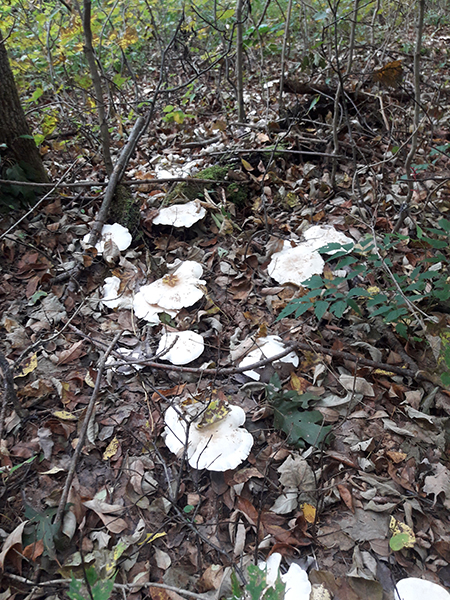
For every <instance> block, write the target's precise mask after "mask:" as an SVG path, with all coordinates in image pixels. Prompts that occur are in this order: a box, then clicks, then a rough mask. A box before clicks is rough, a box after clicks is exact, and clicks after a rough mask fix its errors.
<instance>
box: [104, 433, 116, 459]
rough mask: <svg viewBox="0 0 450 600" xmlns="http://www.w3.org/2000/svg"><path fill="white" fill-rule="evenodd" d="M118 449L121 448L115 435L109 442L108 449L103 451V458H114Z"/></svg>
mask: <svg viewBox="0 0 450 600" xmlns="http://www.w3.org/2000/svg"><path fill="white" fill-rule="evenodd" d="M118 449H119V440H118V439H117V437H116V436H114V439H112V440H111V441H110V442H109V444H108V446H107V448H106V450H105V451H104V452H103V460H108V458H112V457H113V456H114V454H115V453H116V452H117V450H118Z"/></svg>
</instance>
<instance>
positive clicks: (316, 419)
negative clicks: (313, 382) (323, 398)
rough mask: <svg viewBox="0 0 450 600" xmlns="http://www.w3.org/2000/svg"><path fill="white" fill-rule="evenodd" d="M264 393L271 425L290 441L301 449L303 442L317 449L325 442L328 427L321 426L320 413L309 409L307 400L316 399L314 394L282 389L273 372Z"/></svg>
mask: <svg viewBox="0 0 450 600" xmlns="http://www.w3.org/2000/svg"><path fill="white" fill-rule="evenodd" d="M266 396H267V400H268V402H269V404H270V405H271V406H272V407H273V411H274V420H273V424H274V427H275V428H276V429H279V430H280V431H283V432H284V433H285V434H286V435H287V442H288V443H289V444H291V445H292V446H295V447H296V448H304V447H305V445H306V444H309V445H310V446H315V447H316V448H319V447H320V446H321V445H322V444H323V443H324V442H325V441H326V438H327V436H328V434H329V433H330V431H331V426H330V425H327V426H324V425H323V416H322V414H321V413H320V412H319V411H318V410H311V409H310V403H312V402H314V401H317V400H318V399H319V398H318V397H317V396H316V395H314V394H311V393H310V392H306V393H304V394H299V393H298V392H296V391H293V390H284V389H283V386H282V385H281V381H280V378H279V376H278V374H277V373H275V375H273V377H272V378H271V380H270V383H269V384H268V385H266Z"/></svg>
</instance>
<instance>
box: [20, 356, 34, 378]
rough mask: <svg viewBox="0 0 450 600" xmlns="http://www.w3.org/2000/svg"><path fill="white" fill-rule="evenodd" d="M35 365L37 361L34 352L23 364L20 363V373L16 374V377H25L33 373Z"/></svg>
mask: <svg viewBox="0 0 450 600" xmlns="http://www.w3.org/2000/svg"><path fill="white" fill-rule="evenodd" d="M37 365H38V359H37V354H36V352H35V353H34V354H33V355H32V356H30V358H28V359H27V360H26V361H25V362H23V363H22V365H21V367H22V370H21V371H20V373H17V375H16V377H25V375H28V373H31V372H32V371H34V370H35V368H36V367H37Z"/></svg>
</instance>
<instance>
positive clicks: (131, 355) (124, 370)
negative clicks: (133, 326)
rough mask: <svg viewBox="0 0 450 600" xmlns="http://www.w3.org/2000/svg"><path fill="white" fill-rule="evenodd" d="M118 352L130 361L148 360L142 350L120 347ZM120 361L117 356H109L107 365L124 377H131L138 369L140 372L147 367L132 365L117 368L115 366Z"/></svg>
mask: <svg viewBox="0 0 450 600" xmlns="http://www.w3.org/2000/svg"><path fill="white" fill-rule="evenodd" d="M117 352H118V353H119V354H121V355H122V356H123V357H124V358H127V359H128V360H143V359H145V358H146V357H145V356H144V354H143V353H142V351H141V350H140V349H137V350H133V349H132V348H123V347H119V348H117ZM118 361H120V359H119V358H116V357H115V356H108V359H107V361H106V363H105V364H106V366H107V367H111V368H112V370H113V371H115V372H117V373H121V374H122V375H130V374H131V373H134V372H135V370H136V369H137V370H138V371H140V370H141V369H143V368H144V366H145V365H137V364H135V365H131V364H130V365H129V366H128V365H122V366H121V367H115V366H114V364H115V363H117V362H118Z"/></svg>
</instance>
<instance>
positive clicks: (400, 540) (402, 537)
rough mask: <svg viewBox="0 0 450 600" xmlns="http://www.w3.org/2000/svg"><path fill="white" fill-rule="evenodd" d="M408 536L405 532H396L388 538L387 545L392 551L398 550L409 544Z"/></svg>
mask: <svg viewBox="0 0 450 600" xmlns="http://www.w3.org/2000/svg"><path fill="white" fill-rule="evenodd" d="M409 540H410V536H409V535H408V534H407V533H396V534H395V535H393V536H392V537H391V539H390V540H389V546H390V547H391V550H393V551H394V552H398V551H399V550H401V549H402V548H405V547H406V546H407V545H408V544H409Z"/></svg>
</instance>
